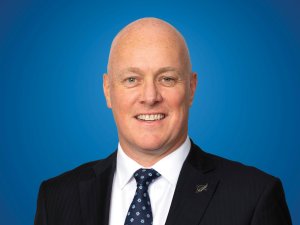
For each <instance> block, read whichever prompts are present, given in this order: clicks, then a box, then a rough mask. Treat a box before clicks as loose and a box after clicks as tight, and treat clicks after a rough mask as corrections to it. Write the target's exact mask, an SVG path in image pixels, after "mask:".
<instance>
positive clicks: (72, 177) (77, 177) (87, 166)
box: [42, 153, 115, 190]
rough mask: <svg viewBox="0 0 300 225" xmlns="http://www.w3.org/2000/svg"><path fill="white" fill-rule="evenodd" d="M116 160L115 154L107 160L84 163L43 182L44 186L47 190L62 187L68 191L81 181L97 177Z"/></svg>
mask: <svg viewBox="0 0 300 225" xmlns="http://www.w3.org/2000/svg"><path fill="white" fill-rule="evenodd" d="M114 159H115V153H113V154H111V155H110V156H108V157H107V158H105V159H100V160H95V161H91V162H87V163H84V164H82V165H80V166H78V167H76V168H74V169H71V170H69V171H66V172H64V173H62V174H60V175H58V176H55V177H52V178H50V179H47V180H45V181H43V182H42V186H46V187H47V189H59V188H60V187H62V188H63V189H64V190H68V189H69V188H72V187H73V186H75V185H77V184H78V183H80V182H81V181H84V180H89V179H91V178H93V177H95V175H96V173H97V171H99V170H101V169H105V168H106V167H108V166H109V165H113V163H114Z"/></svg>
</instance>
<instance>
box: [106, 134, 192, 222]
mask: <svg viewBox="0 0 300 225" xmlns="http://www.w3.org/2000/svg"><path fill="white" fill-rule="evenodd" d="M190 148H191V142H190V139H189V137H187V138H186V140H185V142H184V143H183V144H182V145H181V146H180V147H179V148H178V149H176V150H175V151H173V152H172V153H171V154H169V155H167V156H166V157H164V158H162V159H161V160H160V161H158V162H157V163H155V164H154V165H153V166H152V167H151V168H153V169H155V170H156V171H157V172H159V173H160V174H161V176H160V177H159V178H157V179H156V180H155V181H154V182H153V183H152V184H151V185H150V186H149V189H148V192H149V197H150V201H151V208H152V215H153V225H163V224H165V223H166V219H167V216H168V213H169V209H170V206H171V202H172V199H173V195H174V191H175V188H176V184H177V180H178V177H179V173H180V171H181V168H182V165H183V163H184V161H185V159H186V157H187V155H188V153H189V151H190ZM140 168H144V167H143V166H141V165H139V164H138V163H137V162H136V161H134V160H133V159H131V158H129V157H128V156H127V155H126V154H125V153H124V151H123V149H122V147H121V145H120V144H119V145H118V153H117V165H116V172H115V175H114V179H113V185H112V194H111V204H110V214H109V225H124V223H125V218H126V216H127V212H128V209H129V206H130V204H131V202H132V200H133V196H134V193H135V190H136V181H135V179H134V178H133V174H134V172H135V171H136V170H138V169H140Z"/></svg>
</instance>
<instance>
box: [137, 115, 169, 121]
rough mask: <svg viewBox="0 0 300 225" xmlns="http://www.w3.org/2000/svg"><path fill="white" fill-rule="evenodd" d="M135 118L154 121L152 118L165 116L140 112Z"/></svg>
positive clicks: (156, 118)
mask: <svg viewBox="0 0 300 225" xmlns="http://www.w3.org/2000/svg"><path fill="white" fill-rule="evenodd" d="M137 118H138V119H139V120H145V121H154V120H161V119H163V118H165V115H164V114H150V115H149V114H146V115H145V114H142V115H138V116H137Z"/></svg>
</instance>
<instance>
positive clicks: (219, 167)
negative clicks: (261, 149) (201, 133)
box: [191, 144, 280, 189]
mask: <svg viewBox="0 0 300 225" xmlns="http://www.w3.org/2000/svg"><path fill="white" fill-rule="evenodd" d="M191 152H193V153H192V154H194V156H193V157H194V158H198V161H199V162H200V164H205V166H204V167H206V168H211V170H212V172H213V174H214V175H215V176H217V177H219V179H220V180H221V181H222V183H223V184H224V185H226V184H228V185H230V186H231V187H234V186H236V187H239V188H241V187H245V188H249V187H252V188H257V189H262V188H265V187H266V186H268V185H272V184H275V183H278V182H279V183H280V181H279V179H278V178H277V177H275V176H273V175H270V174H268V173H266V172H264V171H262V170H260V169H258V168H256V167H254V166H249V165H245V164H243V163H241V162H237V161H233V160H230V159H226V158H223V157H220V156H217V155H214V154H210V153H206V152H204V151H203V150H201V149H200V148H199V147H198V146H197V145H195V144H193V145H192V151H191Z"/></svg>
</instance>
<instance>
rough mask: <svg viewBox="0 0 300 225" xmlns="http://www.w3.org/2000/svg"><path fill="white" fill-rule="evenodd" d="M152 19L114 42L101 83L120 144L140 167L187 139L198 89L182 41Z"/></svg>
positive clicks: (170, 150)
mask: <svg viewBox="0 0 300 225" xmlns="http://www.w3.org/2000/svg"><path fill="white" fill-rule="evenodd" d="M146 20H147V19H146ZM148 20H150V21H143V20H142V21H138V22H135V23H133V24H131V25H129V26H128V28H127V30H126V28H125V30H123V31H121V33H120V34H119V36H117V38H116V39H115V40H114V43H113V45H112V49H111V53H110V60H109V65H108V74H107V75H104V85H103V86H104V93H105V97H106V101H107V105H108V107H110V108H111V109H112V111H113V115H114V118H115V121H116V125H117V129H118V136H119V141H120V144H121V146H122V148H123V150H124V151H125V153H126V154H127V155H128V156H129V157H131V158H133V159H134V160H136V161H137V162H139V163H140V164H142V165H143V164H144V165H146V164H148V165H151V164H153V163H155V162H156V161H158V160H159V159H160V158H162V157H164V156H165V155H167V154H169V153H171V152H172V151H173V150H175V149H176V148H178V147H179V146H180V145H181V144H182V143H183V142H184V141H185V139H186V137H187V130H188V112H189V107H190V105H191V103H192V100H193V96H194V91H195V88H196V74H193V73H191V72H190V62H189V58H188V51H187V49H186V45H185V43H184V41H183V39H182V37H181V36H180V35H179V33H178V32H177V31H176V30H175V29H174V28H173V27H171V26H170V25H169V24H166V23H165V22H162V21H156V20H155V21H154V23H153V21H151V19H148ZM141 23H144V24H142V26H141ZM145 23H146V24H145ZM157 23H158V24H157Z"/></svg>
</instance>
